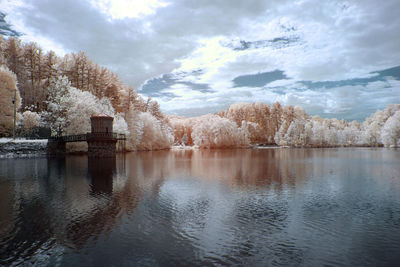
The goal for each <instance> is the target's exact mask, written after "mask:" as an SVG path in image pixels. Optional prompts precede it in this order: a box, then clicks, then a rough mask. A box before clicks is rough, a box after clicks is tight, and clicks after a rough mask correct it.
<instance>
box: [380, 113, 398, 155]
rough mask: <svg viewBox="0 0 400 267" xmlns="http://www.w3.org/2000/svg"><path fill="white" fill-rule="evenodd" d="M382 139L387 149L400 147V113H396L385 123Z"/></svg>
mask: <svg viewBox="0 0 400 267" xmlns="http://www.w3.org/2000/svg"><path fill="white" fill-rule="evenodd" d="M381 138H382V142H383V144H384V145H385V147H398V146H399V145H400V111H396V113H394V114H393V116H391V117H390V118H389V119H388V120H387V121H386V122H385V125H384V126H383V128H382V134H381Z"/></svg>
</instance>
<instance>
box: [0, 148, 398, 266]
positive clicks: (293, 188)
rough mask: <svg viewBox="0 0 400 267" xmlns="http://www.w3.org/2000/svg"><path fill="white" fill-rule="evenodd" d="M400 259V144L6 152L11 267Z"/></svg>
mask: <svg viewBox="0 0 400 267" xmlns="http://www.w3.org/2000/svg"><path fill="white" fill-rule="evenodd" d="M399 262H400V151H399V150H390V149H385V148H332V149H282V148H281V149H259V150H257V149H238V150H211V151H192V150H186V151H158V152H137V153H129V154H128V155H126V156H123V155H118V156H117V157H116V158H112V159H88V158H87V156H67V157H65V158H64V159H47V158H35V159H0V265H4V266H10V265H11V266H12V265H20V264H26V265H35V266H43V265H44V266H46V265H48V266H243V265H245V266H321V265H333V266H342V265H344V266H396V265H398V264H399Z"/></svg>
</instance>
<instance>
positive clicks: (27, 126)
mask: <svg viewBox="0 0 400 267" xmlns="http://www.w3.org/2000/svg"><path fill="white" fill-rule="evenodd" d="M21 123H22V129H23V131H24V133H30V132H31V131H32V130H33V129H34V128H35V127H38V126H39V124H40V115H39V114H38V113H36V112H32V111H30V110H27V111H25V112H24V113H22V120H21Z"/></svg>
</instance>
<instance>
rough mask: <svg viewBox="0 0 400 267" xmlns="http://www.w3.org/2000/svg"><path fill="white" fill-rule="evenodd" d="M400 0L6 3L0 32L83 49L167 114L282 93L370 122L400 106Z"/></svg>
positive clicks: (0, 4) (282, 98)
mask: <svg viewBox="0 0 400 267" xmlns="http://www.w3.org/2000/svg"><path fill="white" fill-rule="evenodd" d="M398 10H400V1H398V0H385V1H379V2H378V1H376V0H362V1H361V0H352V1H346V0H331V1H319V0H291V1H287V0H246V1H244V0H243V1H239V0H219V1H216V0H146V1H144V0H138V1H129V0H100V1H95V0H52V1H51V0H25V1H21V0H0V12H1V13H3V14H5V15H6V16H5V17H4V18H2V17H1V16H0V26H1V25H3V28H5V27H4V26H7V25H8V26H9V29H8V30H6V31H5V30H3V31H0V34H7V32H8V33H10V35H11V34H12V33H15V32H19V33H22V35H21V37H20V38H21V39H22V40H24V41H35V42H37V43H38V44H39V45H40V46H41V47H42V48H44V49H45V50H54V51H55V52H56V53H57V54H58V55H60V56H62V55H64V54H65V53H71V52H78V51H84V52H85V53H86V54H87V55H88V56H89V57H90V58H91V59H92V60H94V61H95V62H97V63H99V64H100V65H103V66H105V67H107V68H109V69H110V70H112V71H114V72H115V73H117V74H118V75H119V76H120V78H121V79H122V81H124V82H125V83H127V84H129V85H131V86H133V87H134V88H135V89H136V90H137V91H138V92H139V93H140V94H141V95H142V96H144V97H148V96H151V97H152V98H153V99H155V100H157V101H158V102H159V103H160V105H161V108H162V110H163V111H164V112H165V113H167V114H175V115H184V116H195V115H201V114H206V113H213V112H217V111H219V110H223V109H225V108H227V107H228V106H229V105H230V104H232V103H235V102H264V103H267V104H269V103H273V102H275V101H279V102H280V103H282V104H283V105H298V106H301V107H303V108H304V109H305V110H306V111H307V112H308V113H309V114H311V115H320V116H321V117H336V118H339V119H342V118H344V119H347V120H354V119H356V120H363V119H365V117H368V116H370V115H371V114H372V113H374V112H375V111H376V110H377V109H384V108H385V107H386V106H387V105H388V104H393V103H400V16H399V15H398Z"/></svg>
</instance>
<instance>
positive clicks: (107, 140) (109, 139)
mask: <svg viewBox="0 0 400 267" xmlns="http://www.w3.org/2000/svg"><path fill="white" fill-rule="evenodd" d="M113 120H114V118H113V117H110V116H108V115H105V114H96V115H93V116H92V117H90V122H91V124H92V132H91V133H90V134H88V138H87V143H88V156H89V157H107V156H111V155H113V156H114V155H115V153H116V144H117V136H114V134H113Z"/></svg>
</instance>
